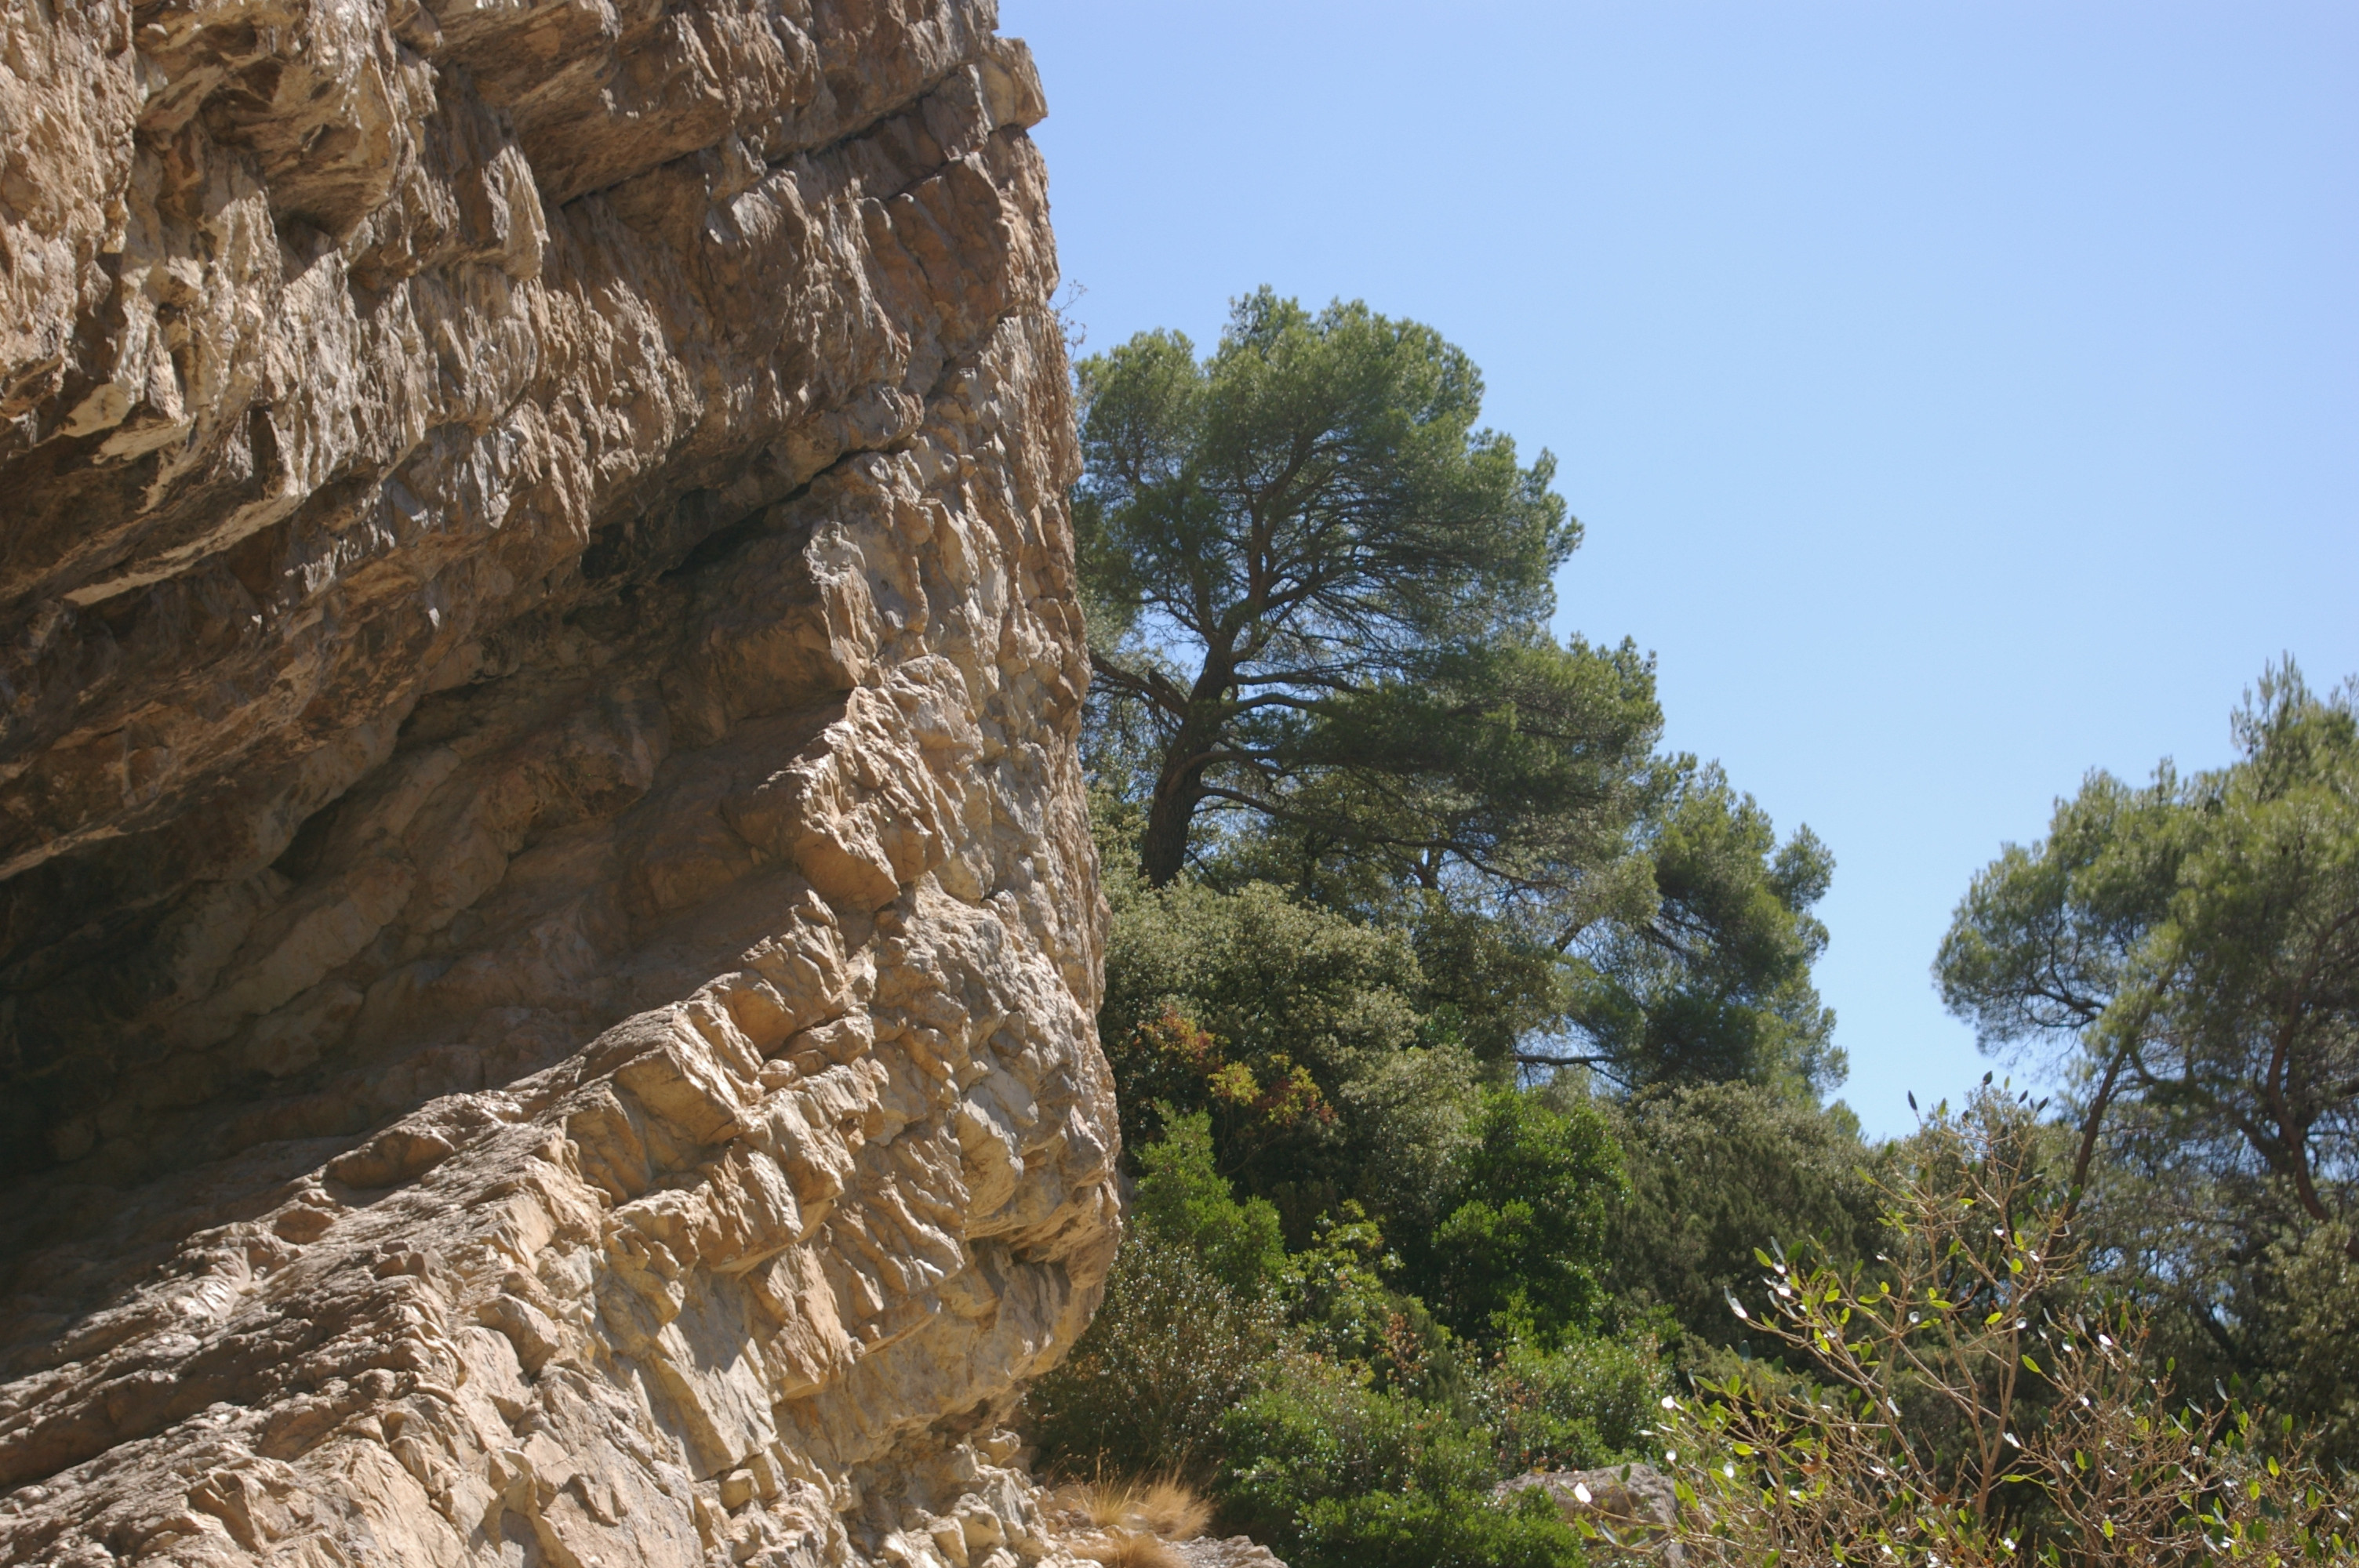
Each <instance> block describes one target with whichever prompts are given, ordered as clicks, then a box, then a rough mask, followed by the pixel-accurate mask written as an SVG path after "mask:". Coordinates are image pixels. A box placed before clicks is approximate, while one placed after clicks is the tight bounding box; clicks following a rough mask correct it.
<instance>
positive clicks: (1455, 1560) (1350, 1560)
mask: <svg viewBox="0 0 2359 1568" xmlns="http://www.w3.org/2000/svg"><path fill="white" fill-rule="evenodd" d="M1288 1561H1289V1562H1291V1563H1295V1564H1297V1565H1298V1568H1577V1565H1578V1564H1580V1563H1582V1562H1583V1561H1584V1558H1583V1556H1582V1545H1581V1540H1580V1538H1579V1537H1578V1536H1576V1535H1575V1534H1574V1533H1573V1531H1572V1530H1571V1528H1569V1527H1568V1526H1567V1525H1566V1524H1565V1522H1564V1520H1563V1519H1561V1518H1560V1517H1559V1515H1558V1513H1557V1508H1556V1504H1555V1503H1554V1502H1553V1501H1552V1500H1551V1499H1550V1498H1549V1496H1548V1494H1547V1493H1545V1492H1541V1491H1538V1490H1537V1489H1535V1490H1528V1491H1525V1492H1521V1493H1518V1494H1517V1497H1516V1498H1515V1500H1514V1501H1513V1502H1512V1503H1511V1504H1508V1505H1506V1506H1499V1505H1495V1504H1493V1503H1492V1502H1490V1501H1489V1500H1488V1499H1487V1498H1482V1497H1476V1496H1473V1495H1470V1494H1466V1493H1451V1494H1444V1495H1441V1496H1435V1495H1433V1494H1431V1493H1427V1492H1410V1493H1408V1494H1407V1495H1404V1496H1396V1495H1393V1494H1389V1493H1383V1492H1372V1493H1368V1494H1366V1495H1364V1496H1362V1497H1356V1498H1337V1499H1332V1500H1329V1501H1324V1502H1320V1503H1316V1504H1313V1505H1312V1506H1311V1508H1310V1513H1309V1517H1308V1519H1306V1521H1305V1523H1304V1526H1303V1530H1302V1533H1301V1535H1300V1536H1299V1538H1298V1543H1297V1544H1296V1545H1295V1547H1294V1549H1293V1554H1292V1556H1290V1557H1289V1558H1288Z"/></svg>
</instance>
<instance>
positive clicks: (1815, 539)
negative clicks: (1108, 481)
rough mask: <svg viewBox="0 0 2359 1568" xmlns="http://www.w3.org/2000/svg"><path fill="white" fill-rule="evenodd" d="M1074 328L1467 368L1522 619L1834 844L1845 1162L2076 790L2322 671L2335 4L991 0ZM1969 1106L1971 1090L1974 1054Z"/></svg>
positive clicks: (1941, 1051) (2336, 314)
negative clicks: (1289, 340)
mask: <svg viewBox="0 0 2359 1568" xmlns="http://www.w3.org/2000/svg"><path fill="white" fill-rule="evenodd" d="M1002 27H1003V30H1005V31H1006V32H1008V33H1011V34H1015V35H1017V36H1020V37H1023V38H1026V39H1027V40H1028V41H1029V42H1030V43H1031V45H1032V48H1033V50H1034V52H1035V55H1036V56H1037V58H1038V60H1039V63H1040V68H1041V74H1042V78H1043V80H1044V81H1045V84H1046V86H1047V89H1048V96H1049V108H1050V117H1049V120H1048V121H1047V122H1046V123H1045V124H1042V125H1041V126H1039V127H1038V131H1037V132H1036V135H1038V139H1039V141H1040V144H1041V146H1043V148H1044V149H1045V150H1046V152H1047V155H1048V158H1049V174H1050V182H1051V183H1050V192H1051V200H1052V201H1053V203H1054V210H1055V218H1056V224H1057V232H1058V236H1059V242H1060V247H1061V252H1062V255H1063V261H1064V268H1065V275H1066V276H1067V278H1068V279H1069V280H1070V281H1072V282H1077V283H1079V284H1081V285H1082V286H1083V287H1085V288H1086V290H1087V293H1086V294H1085V295H1084V296H1082V297H1081V299H1080V300H1079V303H1078V306H1077V314H1078V315H1079V317H1080V319H1082V322H1083V323H1085V325H1086V326H1087V329H1088V331H1089V334H1090V340H1091V342H1092V344H1093V345H1094V346H1099V347H1103V346H1105V345H1107V344H1110V343H1113V342H1115V341H1120V340H1121V339H1123V338H1125V337H1127V336H1128V335H1129V334H1131V333H1132V332H1135V331H1138V330H1143V329H1146V328H1148V327H1154V326H1173V327H1179V328H1181V329H1183V330H1187V331H1188V332H1190V334H1191V335H1192V336H1194V337H1196V338H1197V340H1198V341H1199V342H1200V343H1204V344H1209V343H1210V342H1211V341H1212V340H1213V339H1214V338H1215V337H1216V336H1217V333H1218V330H1219V326H1220V322H1221V319H1222V318H1223V314H1224V312H1225V308H1226V301H1227V299H1228V297H1230V296H1232V295H1234V294H1237V293H1241V292H1244V291H1245V290H1247V289H1250V288H1252V287H1256V286H1257V285H1259V284H1262V283H1268V284H1271V285H1274V286H1275V287H1277V288H1278V289H1279V290H1280V291H1282V292H1285V293H1289V294H1296V295H1299V296H1301V297H1304V298H1305V299H1307V300H1314V301H1324V300H1325V299H1327V298H1329V297H1335V296H1343V297H1361V298H1364V299H1366V300H1367V301H1368V302H1369V303H1370V304H1371V305H1373V306H1375V308H1378V309H1380V310H1383V311H1385V312H1386V313H1388V314H1394V315H1405V316H1410V317H1415V318H1417V319H1422V320H1425V321H1429V322H1431V323H1432V324H1433V325H1435V326H1436V327H1438V328H1440V330H1442V331H1443V332H1444V333H1445V334H1446V335H1448V336H1449V337H1450V338H1451V339H1452V340H1453V341H1457V342H1458V343H1459V344H1461V345H1462V346H1463V347H1464V348H1465V349H1466V350H1467V351H1469V352H1471V353H1472V354H1473V357H1474V359H1475V361H1476V362H1477V363H1479V364H1480V365H1482V367H1483V369H1484V376H1485V381H1486V384H1487V386H1488V388H1489V398H1488V403H1487V410H1486V411H1487V416H1488V417H1489V419H1490V420H1491V422H1493V423H1494V424H1495V425H1496V426H1497V427H1499V428H1501V429H1504V430H1506V431H1508V432H1510V433H1512V434H1513V435H1514V436H1515V437H1516V438H1517V441H1518V442H1519V443H1520V444H1521V445H1523V446H1524V447H1525V448H1526V449H1537V448H1539V447H1543V446H1545V447H1548V448H1550V449H1553V450H1554V451H1555V452H1556V453H1557V455H1558V457H1559V459H1560V462H1561V467H1560V472H1559V488H1560V491H1561V492H1563V493H1564V495H1565V496H1566V498H1567V499H1568V500H1569V501H1570V502H1571V504H1572V508H1573V511H1574V512H1575V514H1578V515H1579V516H1580V517H1582V520H1583V521H1584V522H1585V523H1586V524H1587V526H1588V537H1587V543H1586V544H1585V545H1584V546H1583V547H1582V550H1581V551H1580V553H1579V554H1578V555H1577V556H1575V557H1574V558H1573V560H1572V563H1571V565H1570V566H1569V567H1568V568H1566V570H1565V573H1564V575H1563V577H1562V578H1561V579H1560V584H1559V598H1560V617H1559V624H1560V629H1563V630H1573V629H1578V630H1580V631H1582V632H1583V633H1587V634H1588V635H1590V636H1592V637H1596V638H1607V639H1618V638H1620V637H1622V636H1624V635H1628V636H1630V637H1632V638H1635V639H1636V641H1637V643H1639V645H1640V646H1642V647H1645V648H1649V649H1652V650H1654V651H1655V652H1656V653H1657V654H1658V655H1659V659H1660V677H1661V690H1662V697H1663V701H1664V706H1665V708H1666V710H1667V713H1668V715H1669V743H1670V744H1671V745H1672V746H1674V747H1677V748H1680V749H1683V750H1689V751H1693V752H1698V753H1700V754H1701V755H1703V756H1705V757H1716V758H1719V759H1720V760H1721V761H1722V762H1724V763H1725V764H1726V766H1727V768H1728V771H1729V773H1730V775H1731V777H1732V779H1733V780H1734V782H1735V783H1736V784H1738V785H1739V786H1741V787H1743V788H1745V789H1748V790H1750V791H1752V792H1753V793H1754V794H1755V795H1756V796H1757V797H1758V798H1759V800H1760V801H1761V803H1762V804H1763V805H1764V806H1766V807H1767V809H1768V810H1769V811H1770V812H1771V814H1772V815H1773V816H1775V817H1776V818H1777V822H1778V824H1779V826H1780V827H1781V828H1785V827H1791V826H1792V825H1794V824H1796V823H1799V822H1808V823H1809V824H1810V826H1811V827H1813V828H1814V829H1815V830H1816V831H1817V832H1818V833H1819V834H1820V835H1821V837H1822V838H1825V839H1826V840H1827V841H1828V842H1829V844H1830V845H1831V846H1832V849H1833V850H1834V852H1835V855H1836V857H1837V862H1838V869H1837V871H1836V876H1835V883H1834V891H1833V892H1832V894H1831V895H1830V896H1829V898H1828V900H1827V902H1826V903H1825V904H1824V905H1823V906H1822V909H1821V913H1822V914H1824V916H1825V918H1826V920H1827V923H1828V925H1829V926H1830V927H1831V928H1832V934H1833V941H1832V947H1831V949H1830V951H1829V953H1828V955H1827V957H1826V959H1825V961H1824V962H1823V964H1822V965H1821V969H1820V983H1821V989H1823V990H1824V992H1825V993H1826V995H1827V997H1828V999H1829V1000H1830V1001H1831V1002H1832V1004H1833V1006H1834V1007H1835V1009H1836V1011H1837V1013H1838V1016H1839V1019H1840V1023H1839V1026H1838V1039H1839V1041H1840V1043H1841V1044H1843V1046H1844V1048H1845V1049H1846V1050H1847V1051H1848V1052H1849V1053H1850V1055H1851V1063H1852V1076H1851V1081H1850V1082H1849V1083H1848V1084H1847V1085H1846V1086H1845V1087H1844V1088H1843V1098H1846V1099H1848V1100H1849V1101H1850V1102H1851V1103H1852V1105H1853V1106H1854V1108H1856V1109H1857V1110H1858V1111H1859V1113H1860V1115H1861V1118H1862V1119H1863V1121H1864V1123H1865V1125H1866V1127H1867V1129H1868V1130H1869V1131H1870V1132H1871V1133H1894V1132H1898V1131H1903V1130H1907V1129H1908V1127H1909V1126H1910V1125H1912V1119H1911V1118H1910V1116H1909V1114H1908V1107H1907V1105H1906V1103H1905V1100H1904V1095H1905V1093H1906V1092H1907V1091H1908V1090H1911V1089H1913V1090H1915V1091H1916V1093H1917V1094H1918V1096H1919V1098H1921V1099H1926V1100H1928V1101H1929V1103H1930V1099H1931V1098H1938V1097H1940V1096H1943V1095H1952V1096H1954V1095H1956V1094H1958V1093H1959V1092H1961V1091H1962V1089H1964V1088H1965V1087H1967V1086H1968V1085H1970V1084H1971V1083H1972V1082H1973V1080H1975V1079H1976V1078H1979V1077H1980V1076H1981V1075H1982V1073H1983V1071H1984V1069H1985V1068H1986V1067H1989V1066H1990V1065H1992V1064H1991V1063H1990V1062H1988V1061H1986V1060H1985V1059H1984V1058H1983V1057H1981V1056H1980V1055H1979V1054H1977V1053H1976V1051H1975V1049H1974V1046H1973V1040H1972V1038H1971V1037H1970V1035H1969V1034H1968V1033H1967V1032H1966V1031H1965V1030H1964V1029H1963V1028H1962V1026H1960V1025H1959V1024H1957V1023H1956V1022H1953V1021H1952V1020H1951V1019H1949V1018H1948V1017H1947V1016H1946V1015H1945V1014H1943V1012H1942V1011H1941V1010H1940V1005H1939V1002H1938V1000H1936V998H1935V997H1934V995H1933V993H1932V990H1931V988H1930V983H1929V980H1928V978H1927V966H1928V964H1929V962H1930V958H1931V957H1932V953H1933V948H1934V946H1935V944H1936V943H1937V942H1938V941H1939V939H1940V934H1941V931H1942V929H1943V927H1944V926H1945V925H1946V924H1947V921H1948V917H1949V913H1950V910H1951V908H1952V906H1953V905H1954V904H1955V903H1956V901H1957V899H1958V896H1959V894H1960V893H1961V892H1963V890H1964V888H1965V885H1966V883H1967V881H1968V879H1969V878H1970V877H1971V876H1972V875H1973V872H1974V871H1975V870H1976V869H1977V868H1978V867H1980V866H1981V865H1982V864H1983V863H1984V861H1986V860H1988V859H1989V858H1990V857H1991V855H1992V854H1994V853H1995V851H1996V849H1997V848H1998V846H1999V845H2000V843H2001V842H2002V841H2004V840H2007V839H2017V840H2023V839H2029V838H2036V837H2038V834H2039V833H2040V831H2041V830H2042V828H2043V827H2044V825H2045V823H2046V821H2047V817H2048V812H2049V806H2050V803H2051V801H2052V800H2053V798H2054V797H2055V796H2056V795H2059V794H2061V793H2068V792H2070V791H2071V789H2072V788H2073V787H2074V786H2075V785H2076V784H2077V782H2078V781H2079V779H2080V777H2081V775H2082V773H2083V772H2084V771H2085V770H2087V769H2089V768H2091V767H2096V766H2102V767H2106V768H2110V769H2113V770H2114V771H2115V772H2119V773H2130V774H2135V775H2143V774H2144V773H2147V771H2148V770H2150V769H2151V768H2152V767H2153V765H2154V763H2155V762H2156V761H2157V760H2158V758H2160V757H2163V756H2165V755H2169V756H2173V757H2175V758H2177V759H2178V761H2179V762H2180V763H2181V765H2183V766H2188V767H2200V766H2206V765H2211V764H2214V763H2217V762H2222V761H2223V760H2225V758H2226V756H2227V754H2228V730H2227V715H2228V710H2229V708H2231V707H2232V706H2233V705H2234V702H2235V700H2236V698H2237V697H2238V694H2239V693H2240V691H2241V690H2242V689H2243V687H2245V685H2246V684H2247V683H2249V682H2250V681H2251V679H2252V678H2253V677H2254V676H2256V675H2257V674H2258V673H2259V671H2260V669H2261V668H2262V666H2263V665H2264V663H2265V662H2266V661H2267V660H2269V659H2271V658H2272V657H2275V656H2276V655H2277V654H2280V653H2284V652H2289V653H2291V654H2294V655H2295V656H2296V657H2297V658H2298V659H2299V661H2300V662H2301V664H2302V665H2303V667H2304V669H2305V671H2306V672H2307V673H2308V674H2309V675H2310V676H2311V677H2312V679H2313V681H2314V682H2316V683H2317V684H2320V685H2331V684H2332V682H2334V681H2335V680H2337V679H2339V678H2341V677H2342V676H2345V675H2348V674H2351V673H2353V672H2354V671H2359V7H2354V6H2352V5H2347V4H2335V5H2294V4H2268V5H2234V6H2231V5H2218V4H2213V5H2201V6H2195V5H2169V4H2156V3H2152V0H2147V3H2141V4H2137V5H2060V4H2056V3H2053V0H2049V3H2045V4H2039V5H2022V4H1976V5H1962V4H1930V3H1918V4H1909V5H1895V4H1888V3H1886V4H1877V5H1771V4H1766V3H1760V0H1752V3H1748V4H1744V5H1702V4H1679V3H1659V0H1658V3H1650V4H1645V5H1640V4H1623V5H1579V4H1564V3H1561V0H1560V3H1553V4H1529V5H1509V4H1497V5H1453V6H1446V7H1437V6H1433V5H1415V6H1412V5H1392V4H1381V3H1369V0H1360V3H1355V4H1349V5H1343V4H1333V5H1330V4H1311V3H1307V0H1305V3H1291V0H1264V3H1262V4H1258V5H1242V4H1232V3H1228V0H1187V3H1185V4H1180V3H1177V0H1173V3H1167V4H1159V5H1144V4H1127V3H1123V0H1003V6H1002ZM2002 1070H2004V1068H2002Z"/></svg>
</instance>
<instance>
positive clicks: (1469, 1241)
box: [1406, 1088, 1626, 1345]
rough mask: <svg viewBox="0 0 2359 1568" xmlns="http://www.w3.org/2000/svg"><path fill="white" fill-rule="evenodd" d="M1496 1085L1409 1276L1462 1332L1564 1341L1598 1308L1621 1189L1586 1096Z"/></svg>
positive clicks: (1616, 1156) (1609, 1142)
mask: <svg viewBox="0 0 2359 1568" xmlns="http://www.w3.org/2000/svg"><path fill="white" fill-rule="evenodd" d="M1554 1098H1555V1097H1552V1096H1543V1095H1539V1094H1530V1093H1526V1092H1523V1091H1521V1090H1517V1089H1507V1088H1501V1089H1494V1090H1492V1091H1491V1092H1490V1093H1488V1094H1486V1095H1484V1098H1483V1106H1482V1111H1481V1114H1480V1115H1479V1116H1478V1117H1477V1118H1476V1119H1475V1122H1474V1126H1473V1140H1472V1141H1471V1142H1470V1144H1469V1146H1468V1147H1467V1148H1466V1149H1465V1150H1464V1151H1463V1152H1462V1153H1461V1154H1460V1155H1459V1156H1458V1158H1457V1159H1456V1160H1455V1161H1454V1162H1452V1169H1451V1179H1450V1182H1449V1184H1448V1186H1447V1188H1446V1189H1445V1190H1446V1192H1447V1193H1448V1197H1447V1199H1446V1201H1445V1207H1444V1210H1443V1212H1444V1215H1445V1217H1444V1218H1443V1219H1442V1221H1441V1223H1440V1225H1439V1226H1437V1227H1435V1228H1434V1229H1433V1231H1432V1232H1431V1233H1430V1235H1429V1236H1426V1237H1424V1238H1420V1239H1419V1242H1418V1244H1417V1245H1415V1246H1413V1247H1411V1248H1408V1249H1407V1251H1408V1273H1407V1276H1406V1282H1407V1283H1408V1287H1409V1288H1410V1289H1411V1290H1413V1291H1415V1292H1417V1293H1418V1294H1419V1295H1420V1296H1421V1297H1423V1298H1424V1300H1425V1301H1426V1303H1427V1304H1428V1305H1430V1307H1431V1308H1432V1309H1433V1312H1434V1314H1435V1315H1436V1316H1437V1317H1439V1318H1440V1319H1441V1321H1442V1322H1444V1323H1446V1324H1448V1325H1450V1327H1451V1329H1452V1330H1454V1331H1455V1332H1457V1333H1458V1334H1459V1335H1461V1336H1463V1337H1465V1338H1467V1339H1470V1340H1475V1341H1478V1342H1487V1343H1493V1344H1496V1343H1501V1342H1504V1341H1506V1340H1509V1339H1515V1338H1531V1339H1538V1340H1539V1341H1541V1342H1543V1343H1546V1344H1551V1345H1553V1344H1560V1343H1562V1342H1563V1341H1564V1339H1565V1338H1566V1337H1567V1336H1570V1335H1572V1334H1577V1333H1582V1332H1585V1331H1587V1330H1589V1329H1592V1328H1593V1327H1594V1326H1595V1325H1596V1320H1597V1316H1598V1312H1599V1309H1600V1308H1601V1307H1602V1306H1603V1303H1604V1296H1605V1291H1604V1278H1603V1276H1604V1249H1605V1237H1606V1217H1607V1215H1608V1212H1609V1210H1610V1209H1611V1207H1612V1206H1614V1205H1616V1204H1618V1203H1619V1202H1620V1200H1621V1199H1622V1197H1623V1195H1624V1193H1625V1190H1626V1189H1625V1184H1624V1181H1623V1175H1622V1162H1621V1155H1620V1152H1618V1151H1617V1150H1616V1149H1615V1148H1614V1139H1613V1135H1612V1133H1611V1132H1610V1131H1609V1130H1608V1129H1607V1126H1606V1122H1605V1118H1604V1117H1603V1115H1601V1114H1600V1113H1599V1111H1598V1110H1597V1108H1595V1107H1594V1106H1593V1105H1592V1104H1591V1103H1590V1102H1589V1101H1588V1100H1587V1099H1586V1098H1579V1099H1571V1100H1568V1101H1561V1102H1559V1103H1551V1101H1552V1100H1553V1099H1554Z"/></svg>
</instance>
